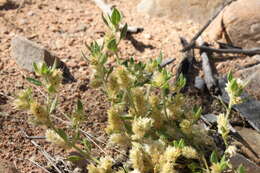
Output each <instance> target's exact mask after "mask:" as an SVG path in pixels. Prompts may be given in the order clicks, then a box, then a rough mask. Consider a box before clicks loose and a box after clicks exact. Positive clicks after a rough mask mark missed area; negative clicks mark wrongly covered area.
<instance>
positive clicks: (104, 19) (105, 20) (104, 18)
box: [102, 13, 109, 26]
mask: <svg viewBox="0 0 260 173" xmlns="http://www.w3.org/2000/svg"><path fill="white" fill-rule="evenodd" d="M102 19H103V22H104V23H105V24H106V25H107V26H109V24H108V21H107V18H106V17H105V16H104V14H103V13H102Z"/></svg>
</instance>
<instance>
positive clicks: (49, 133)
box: [45, 129, 70, 149]
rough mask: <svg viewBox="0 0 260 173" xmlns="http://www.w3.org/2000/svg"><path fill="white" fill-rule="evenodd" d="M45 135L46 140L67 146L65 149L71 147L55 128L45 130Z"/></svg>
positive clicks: (63, 146)
mask: <svg viewBox="0 0 260 173" xmlns="http://www.w3.org/2000/svg"><path fill="white" fill-rule="evenodd" d="M45 137H46V140H47V141H48V142H51V143H53V144H55V145H58V146H60V147H62V148H65V149H69V148H70V147H69V146H68V145H67V144H66V142H65V141H64V139H62V137H60V135H58V134H57V133H56V132H55V131H53V130H50V129H48V130H46V132H45Z"/></svg>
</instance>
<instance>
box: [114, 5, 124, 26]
mask: <svg viewBox="0 0 260 173" xmlns="http://www.w3.org/2000/svg"><path fill="white" fill-rule="evenodd" d="M121 18H122V16H121V14H120V12H119V11H118V10H117V9H116V8H113V11H112V14H111V22H112V24H113V25H114V26H117V25H118V24H119V23H120V21H121Z"/></svg>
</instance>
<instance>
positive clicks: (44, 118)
mask: <svg viewBox="0 0 260 173" xmlns="http://www.w3.org/2000/svg"><path fill="white" fill-rule="evenodd" d="M30 112H31V114H33V116H34V117H35V119H36V121H37V122H40V123H42V124H45V125H48V123H49V113H48V112H47V110H46V108H45V107H44V106H42V105H41V104H39V103H38V102H36V101H35V102H32V103H31V105H30Z"/></svg>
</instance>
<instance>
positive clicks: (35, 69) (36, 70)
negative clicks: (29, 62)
mask: <svg viewBox="0 0 260 173" xmlns="http://www.w3.org/2000/svg"><path fill="white" fill-rule="evenodd" d="M33 69H34V71H35V73H39V69H38V66H37V64H36V63H35V62H34V63H33Z"/></svg>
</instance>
